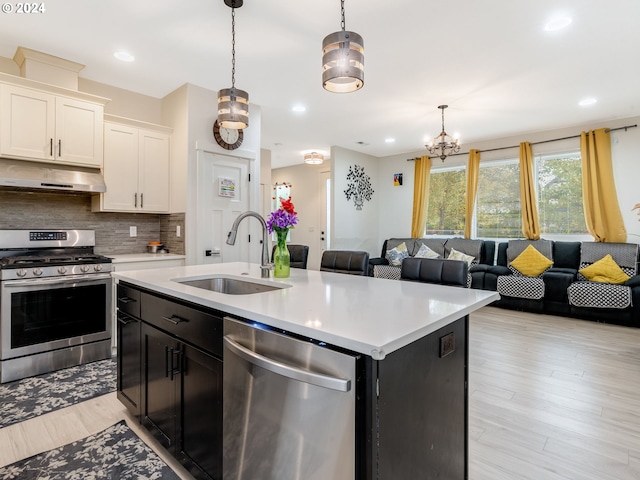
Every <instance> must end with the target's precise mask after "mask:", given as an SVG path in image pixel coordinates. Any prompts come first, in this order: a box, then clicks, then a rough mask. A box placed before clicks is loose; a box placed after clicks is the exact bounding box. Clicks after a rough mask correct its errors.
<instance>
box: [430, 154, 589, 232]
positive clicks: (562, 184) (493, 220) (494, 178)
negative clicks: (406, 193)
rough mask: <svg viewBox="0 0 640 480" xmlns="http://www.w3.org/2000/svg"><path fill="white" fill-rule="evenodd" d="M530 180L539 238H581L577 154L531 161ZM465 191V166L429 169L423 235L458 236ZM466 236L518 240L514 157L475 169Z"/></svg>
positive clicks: (519, 221)
mask: <svg viewBox="0 0 640 480" xmlns="http://www.w3.org/2000/svg"><path fill="white" fill-rule="evenodd" d="M534 177H535V179H536V198H537V205H538V217H539V220H540V231H541V233H542V235H547V236H550V235H585V234H587V233H588V231H587V227H586V224H585V219H584V211H583V206H582V164H581V157H580V153H579V152H570V153H561V154H553V155H542V156H541V155H539V156H536V157H535V161H534ZM465 189H466V169H465V167H453V168H445V169H439V170H435V171H433V170H432V172H431V177H430V193H429V206H428V217H427V226H426V227H427V228H426V233H427V235H451V236H453V235H462V234H463V232H464V213H465V209H464V193H465ZM472 237H474V238H521V237H522V215H521V208H520V165H519V160H518V159H517V158H513V159H509V160H502V161H496V162H486V163H484V164H483V163H481V164H480V170H479V172H478V194H477V198H476V210H475V215H474V225H473V227H472Z"/></svg>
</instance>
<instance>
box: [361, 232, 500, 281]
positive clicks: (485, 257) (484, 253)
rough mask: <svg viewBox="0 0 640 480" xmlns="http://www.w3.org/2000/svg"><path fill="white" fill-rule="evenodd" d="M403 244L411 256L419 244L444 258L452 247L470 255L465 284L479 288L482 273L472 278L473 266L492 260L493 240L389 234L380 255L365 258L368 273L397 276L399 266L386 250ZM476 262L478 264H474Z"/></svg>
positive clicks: (484, 264)
mask: <svg viewBox="0 0 640 480" xmlns="http://www.w3.org/2000/svg"><path fill="white" fill-rule="evenodd" d="M402 243H404V244H405V245H406V247H407V251H408V254H409V257H414V256H415V255H416V253H418V251H419V250H420V247H421V246H422V245H426V246H427V247H428V248H429V249H430V250H432V251H433V252H435V253H437V254H438V258H442V259H446V258H447V257H449V255H450V254H451V251H452V250H456V251H457V252H460V253H462V254H464V255H469V256H471V257H473V260H472V262H471V264H470V265H469V282H468V283H469V286H470V287H471V288H480V283H478V282H479V281H483V280H484V275H481V276H480V277H478V278H476V273H475V272H476V269H477V268H479V269H480V271H481V272H484V270H485V268H484V267H488V266H490V265H493V263H494V256H495V245H496V244H495V242H494V241H492V240H476V239H467V238H458V237H455V238H389V239H387V240H385V241H384V243H383V244H382V251H381V253H380V257H375V258H370V259H369V276H372V277H381V278H392V279H397V280H399V279H400V270H401V268H400V266H399V265H398V266H393V265H390V263H389V260H388V258H387V252H388V251H389V250H392V249H393V248H395V247H398V246H399V245H400V244H402ZM479 265H480V267H478V266H479Z"/></svg>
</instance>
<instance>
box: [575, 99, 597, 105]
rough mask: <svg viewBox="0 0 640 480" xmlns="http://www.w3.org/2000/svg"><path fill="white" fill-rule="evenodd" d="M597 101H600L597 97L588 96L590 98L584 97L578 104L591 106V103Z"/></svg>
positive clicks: (593, 103)
mask: <svg viewBox="0 0 640 480" xmlns="http://www.w3.org/2000/svg"><path fill="white" fill-rule="evenodd" d="M596 103H598V99H597V98H594V97H588V98H583V99H582V100H580V101H579V102H578V105H580V106H581V107H589V106H591V105H595V104H596Z"/></svg>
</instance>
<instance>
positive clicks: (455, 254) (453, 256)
mask: <svg viewBox="0 0 640 480" xmlns="http://www.w3.org/2000/svg"><path fill="white" fill-rule="evenodd" d="M447 259H449V260H462V261H465V262H467V265H471V263H472V262H473V261H474V260H475V257H473V256H471V255H467V254H466V253H462V252H459V251H458V250H456V249H455V248H452V249H451V252H450V253H449V256H448V257H447Z"/></svg>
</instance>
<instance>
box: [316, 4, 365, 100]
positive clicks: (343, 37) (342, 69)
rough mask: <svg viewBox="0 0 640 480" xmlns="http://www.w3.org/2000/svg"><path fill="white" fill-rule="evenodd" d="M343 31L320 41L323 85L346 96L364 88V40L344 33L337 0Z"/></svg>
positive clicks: (356, 35)
mask: <svg viewBox="0 0 640 480" xmlns="http://www.w3.org/2000/svg"><path fill="white" fill-rule="evenodd" d="M340 5H341V14H342V22H341V23H340V26H341V27H342V30H341V31H339V32H335V33H332V34H330V35H327V36H326V37H325V38H324V40H323V41H322V86H323V87H324V89H325V90H327V91H329V92H334V93H349V92H355V91H356V90H360V89H361V88H362V86H363V85H364V40H363V39H362V37H361V36H360V35H358V34H357V33H355V32H349V31H346V30H345V21H344V0H340Z"/></svg>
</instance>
